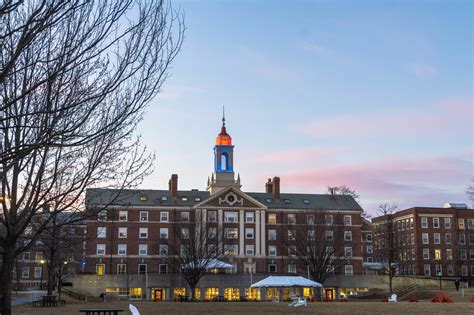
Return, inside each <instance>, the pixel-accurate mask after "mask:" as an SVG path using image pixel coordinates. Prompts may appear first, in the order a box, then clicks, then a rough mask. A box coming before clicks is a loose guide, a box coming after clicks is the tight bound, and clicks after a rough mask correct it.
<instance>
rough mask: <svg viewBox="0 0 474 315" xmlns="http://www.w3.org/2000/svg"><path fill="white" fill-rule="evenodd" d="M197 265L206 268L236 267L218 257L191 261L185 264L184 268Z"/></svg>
mask: <svg viewBox="0 0 474 315" xmlns="http://www.w3.org/2000/svg"><path fill="white" fill-rule="evenodd" d="M195 264H196V265H197V266H198V267H199V268H203V267H204V268H206V269H232V268H234V266H233V265H231V264H228V263H225V262H223V261H220V260H218V259H209V260H207V259H203V260H201V261H199V262H194V261H191V262H189V263H187V264H186V265H184V266H183V267H182V268H183V269H191V268H194V265H195Z"/></svg>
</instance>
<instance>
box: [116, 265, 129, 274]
mask: <svg viewBox="0 0 474 315" xmlns="http://www.w3.org/2000/svg"><path fill="white" fill-rule="evenodd" d="M126 273H127V265H126V264H117V274H118V275H124V274H126Z"/></svg>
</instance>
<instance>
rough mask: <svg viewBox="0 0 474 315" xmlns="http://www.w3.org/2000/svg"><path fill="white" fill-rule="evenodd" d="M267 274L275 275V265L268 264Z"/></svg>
mask: <svg viewBox="0 0 474 315" xmlns="http://www.w3.org/2000/svg"><path fill="white" fill-rule="evenodd" d="M267 268H268V269H267V270H268V273H277V265H275V264H268V267H267Z"/></svg>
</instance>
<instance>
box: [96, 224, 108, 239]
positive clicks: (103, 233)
mask: <svg viewBox="0 0 474 315" xmlns="http://www.w3.org/2000/svg"><path fill="white" fill-rule="evenodd" d="M106 236H107V228H106V227H105V226H99V227H98V228H97V238H105V237H106Z"/></svg>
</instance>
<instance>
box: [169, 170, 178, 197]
mask: <svg viewBox="0 0 474 315" xmlns="http://www.w3.org/2000/svg"><path fill="white" fill-rule="evenodd" d="M168 187H169V192H170V196H171V197H176V196H178V174H171V178H170V180H169V181H168Z"/></svg>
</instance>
